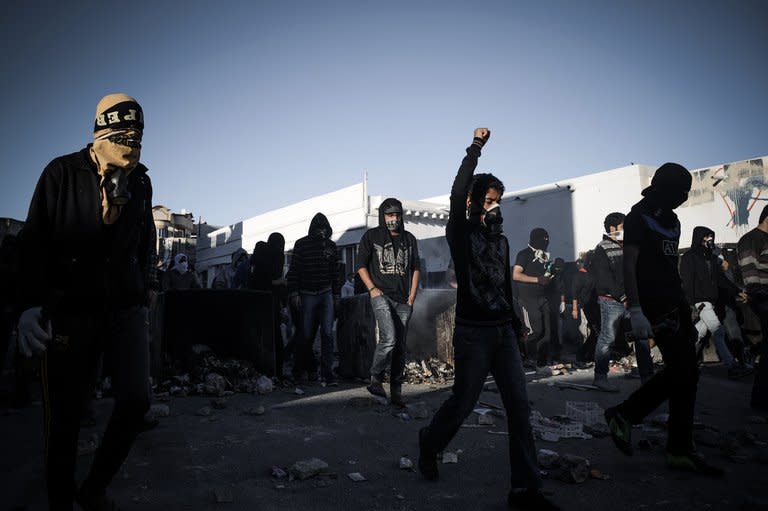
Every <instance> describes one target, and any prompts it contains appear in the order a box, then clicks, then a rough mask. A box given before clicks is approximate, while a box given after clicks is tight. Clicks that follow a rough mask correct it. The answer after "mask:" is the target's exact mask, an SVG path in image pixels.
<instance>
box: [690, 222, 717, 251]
mask: <svg viewBox="0 0 768 511" xmlns="http://www.w3.org/2000/svg"><path fill="white" fill-rule="evenodd" d="M707 236H712V241H710V242H708V243H706V244H704V243H702V242H703V241H704V238H706V237H707ZM691 250H697V251H702V252H703V253H704V255H706V256H708V257H709V256H712V255H713V254H715V231H713V230H712V229H710V228H709V227H704V226H702V225H698V226H696V227H694V228H693V236H692V237H691Z"/></svg>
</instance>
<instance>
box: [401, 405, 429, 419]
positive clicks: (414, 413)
mask: <svg viewBox="0 0 768 511" xmlns="http://www.w3.org/2000/svg"><path fill="white" fill-rule="evenodd" d="M405 410H406V412H408V415H410V416H411V417H413V418H414V419H428V418H429V417H430V415H431V412H430V410H429V408H428V407H427V403H425V402H424V401H418V402H416V403H408V404H406V405H405Z"/></svg>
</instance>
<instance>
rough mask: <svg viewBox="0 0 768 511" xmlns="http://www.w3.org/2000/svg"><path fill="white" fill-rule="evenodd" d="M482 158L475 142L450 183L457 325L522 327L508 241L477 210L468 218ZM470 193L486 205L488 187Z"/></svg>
mask: <svg viewBox="0 0 768 511" xmlns="http://www.w3.org/2000/svg"><path fill="white" fill-rule="evenodd" d="M479 157H480V147H479V146H478V145H476V144H473V145H471V146H469V147H468V148H467V155H466V156H465V157H464V159H463V160H462V162H461V166H460V167H459V172H458V173H457V174H456V178H455V180H454V181H453V186H452V187H451V199H450V200H451V212H450V218H449V220H448V225H447V226H446V228H445V236H446V239H447V240H448V246H449V247H450V249H451V257H453V261H454V268H455V270H456V282H457V283H458V288H457V290H456V293H457V294H456V324H458V325H468V326H498V325H503V324H507V323H512V325H513V327H514V328H515V331H517V332H519V331H520V327H521V323H520V320H519V319H518V317H517V316H516V315H515V312H514V309H513V306H512V275H511V272H510V269H509V242H508V241H507V238H506V237H504V236H503V235H501V234H499V235H493V236H489V235H487V233H485V232H484V231H483V228H482V226H481V225H480V223H479V221H477V220H476V216H477V215H476V213H472V212H470V218H469V219H467V214H466V213H467V211H466V208H467V207H466V201H467V194H468V193H469V192H470V189H471V188H472V175H473V174H474V172H475V168H476V167H477V160H478V158H479ZM475 192H476V193H473V194H472V199H473V200H472V203H473V205H477V204H482V197H481V195H484V194H485V190H480V189H479V187H478V189H477V190H475Z"/></svg>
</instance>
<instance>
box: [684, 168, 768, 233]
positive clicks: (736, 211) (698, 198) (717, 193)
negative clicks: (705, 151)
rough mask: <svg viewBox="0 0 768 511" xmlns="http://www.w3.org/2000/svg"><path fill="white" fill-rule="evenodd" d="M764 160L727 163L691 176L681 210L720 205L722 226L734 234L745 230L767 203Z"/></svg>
mask: <svg viewBox="0 0 768 511" xmlns="http://www.w3.org/2000/svg"><path fill="white" fill-rule="evenodd" d="M765 159H766V158H758V159H756V160H745V161H740V162H735V163H727V164H725V165H719V166H716V167H710V168H707V169H702V170H699V171H695V172H693V185H692V186H691V193H690V194H688V201H687V202H686V203H685V204H684V205H683V207H692V206H697V205H700V204H707V203H711V202H717V203H719V204H722V205H723V211H724V213H725V214H724V217H723V218H722V221H723V225H725V226H726V227H729V228H731V229H735V230H737V231H742V230H746V229H747V228H748V226H749V215H750V214H751V213H752V212H753V211H754V212H755V215H759V214H760V211H761V210H762V209H763V207H764V205H765V204H766V203H767V201H768V167H766V165H765V161H764V160H765Z"/></svg>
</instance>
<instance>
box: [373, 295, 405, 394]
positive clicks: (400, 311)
mask: <svg viewBox="0 0 768 511" xmlns="http://www.w3.org/2000/svg"><path fill="white" fill-rule="evenodd" d="M371 307H372V308H373V315H374V317H375V318H376V325H378V327H379V342H378V344H377V345H376V351H375V352H374V354H373V363H372V364H371V376H374V377H376V378H378V379H379V381H381V379H382V378H383V377H384V372H385V371H386V370H387V367H390V382H391V383H393V384H402V383H403V371H404V370H405V337H406V335H407V334H408V320H409V319H410V318H411V312H412V310H413V308H412V307H411V306H410V305H408V304H407V303H399V302H396V301H395V300H393V299H391V298H389V297H388V296H385V295H381V296H377V297H376V298H371Z"/></svg>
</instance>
